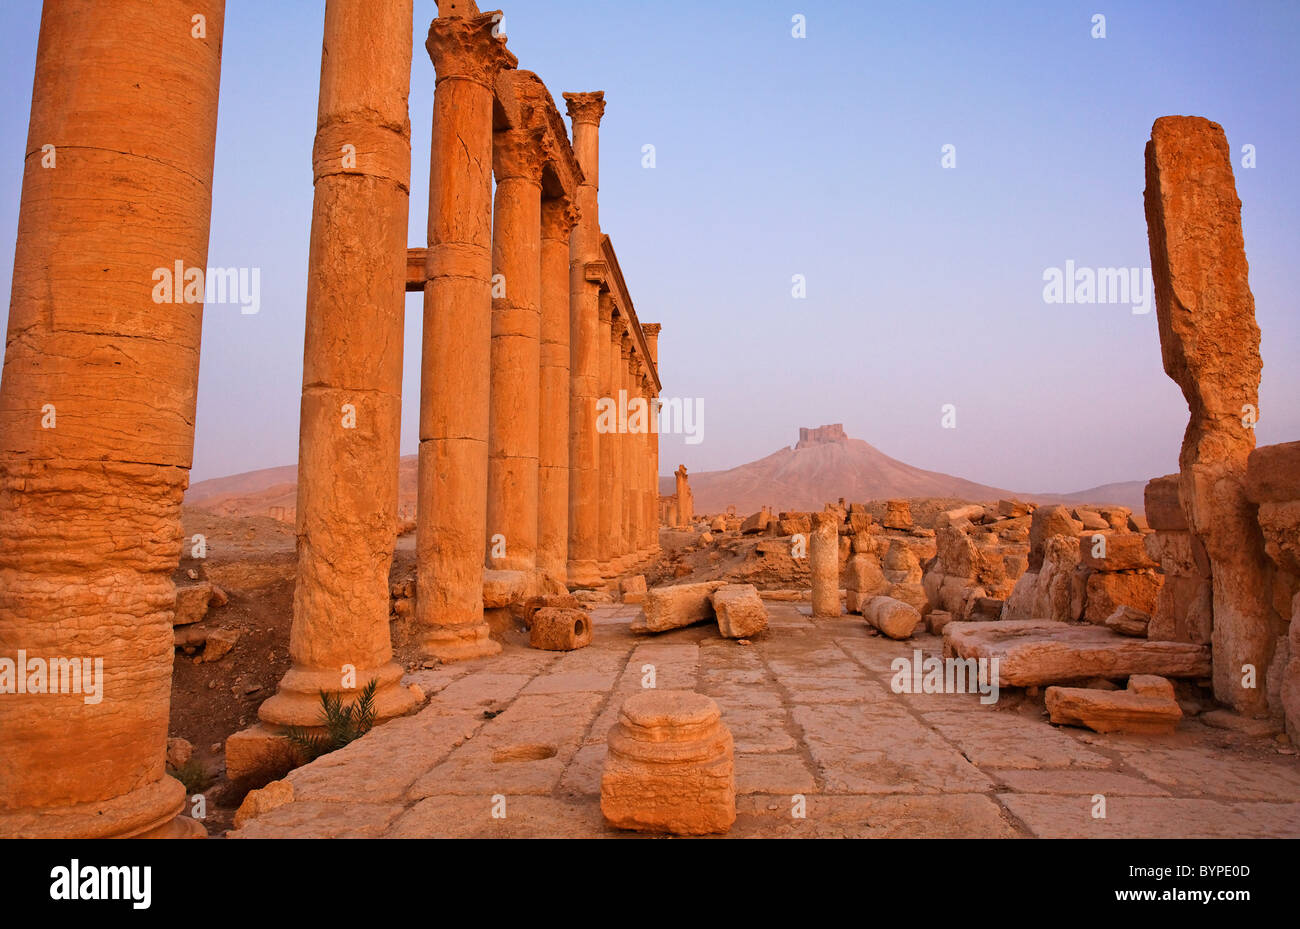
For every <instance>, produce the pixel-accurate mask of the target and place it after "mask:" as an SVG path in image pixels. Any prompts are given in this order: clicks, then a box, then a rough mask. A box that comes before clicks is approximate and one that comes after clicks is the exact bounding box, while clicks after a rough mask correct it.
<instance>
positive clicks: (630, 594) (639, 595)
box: [620, 574, 646, 603]
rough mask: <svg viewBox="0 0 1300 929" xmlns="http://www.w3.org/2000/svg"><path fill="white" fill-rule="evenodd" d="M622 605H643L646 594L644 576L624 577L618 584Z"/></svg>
mask: <svg viewBox="0 0 1300 929" xmlns="http://www.w3.org/2000/svg"><path fill="white" fill-rule="evenodd" d="M620 586H621V587H622V590H623V602H624V603H644V602H645V594H646V585H645V575H644V574H635V575H633V576H632V577H625V578H623V580H622V581H621V582H620Z"/></svg>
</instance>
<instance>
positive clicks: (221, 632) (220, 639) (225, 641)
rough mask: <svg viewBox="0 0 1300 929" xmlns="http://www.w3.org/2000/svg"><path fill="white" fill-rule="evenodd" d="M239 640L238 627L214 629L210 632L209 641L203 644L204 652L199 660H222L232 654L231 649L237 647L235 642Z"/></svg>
mask: <svg viewBox="0 0 1300 929" xmlns="http://www.w3.org/2000/svg"><path fill="white" fill-rule="evenodd" d="M238 641H239V630H238V629H213V630H212V631H211V632H209V633H208V637H207V641H206V643H205V644H204V646H203V654H202V655H200V656H199V661H200V662H211V661H220V660H221V659H222V658H225V657H226V656H227V655H228V654H230V650H231V649H232V648H234V647H235V643H236V642H238Z"/></svg>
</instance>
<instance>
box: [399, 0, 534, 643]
mask: <svg viewBox="0 0 1300 929" xmlns="http://www.w3.org/2000/svg"><path fill="white" fill-rule="evenodd" d="M495 25H496V23H495V21H494V19H493V17H492V15H491V14H486V15H471V16H462V17H450V16H447V17H444V16H440V17H438V18H437V19H435V20H434V21H433V24H432V25H431V26H430V27H429V39H428V42H427V43H426V47H427V48H428V51H429V55H430V57H431V58H432V59H433V63H434V67H435V69H436V71H437V84H436V88H435V91H434V99H433V143H432V159H431V160H432V165H431V171H430V180H429V249H428V258H427V263H426V276H427V283H426V284H425V286H424V335H423V342H424V345H423V362H422V365H421V380H420V459H419V512H418V514H417V519H416V524H417V527H416V557H417V559H418V568H417V582H416V624H417V626H418V627H419V629H420V630H421V631H420V635H421V642H422V647H423V648H424V651H425V652H426V653H427V654H430V655H433V656H436V657H438V658H441V659H442V660H444V661H455V660H459V659H464V658H474V657H477V656H480V655H489V654H495V653H496V652H498V651H500V649H501V646H500V644H499V643H497V642H494V641H493V640H492V639H491V638H490V637H489V636H488V627H487V624H486V623H485V622H484V621H483V540H484V538H485V537H486V530H487V470H488V449H487V439H488V421H489V395H490V386H491V351H492V283H491V278H492V108H493V101H494V99H495V91H494V89H493V85H494V81H495V78H496V74H497V73H498V72H499V71H500V70H501V68H503V67H506V66H512V65H513V62H514V56H513V55H511V54H510V53H509V52H508V51H507V50H506V48H505V43H504V40H503V39H501V38H498V37H496V36H494V35H493V34H492V33H493V29H494V27H495Z"/></svg>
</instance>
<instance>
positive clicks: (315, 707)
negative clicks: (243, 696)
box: [257, 661, 419, 727]
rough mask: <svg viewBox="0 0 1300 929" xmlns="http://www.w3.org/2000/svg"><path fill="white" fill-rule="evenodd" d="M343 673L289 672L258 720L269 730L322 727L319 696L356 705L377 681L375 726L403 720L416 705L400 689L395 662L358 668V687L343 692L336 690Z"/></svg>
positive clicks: (414, 698) (399, 671)
mask: <svg viewBox="0 0 1300 929" xmlns="http://www.w3.org/2000/svg"><path fill="white" fill-rule="evenodd" d="M341 673H342V669H340V670H338V671H335V670H328V671H318V670H309V669H306V668H290V669H289V671H288V672H287V673H286V674H285V675H284V678H283V680H281V681H280V689H279V691H278V692H277V693H276V694H275V695H274V696H273V697H271V698H270V699H268V700H267V701H266V702H265V703H263V704H262V705H261V707H260V708H259V709H258V711H257V716H258V718H259V719H261V720H262V722H264V723H269V724H270V725H272V726H307V727H316V726H320V725H321V702H320V692H321V691H322V690H323V691H325V692H326V693H340V694H341V695H342V697H343V702H344V703H348V702H351V701H355V700H356V699H357V697H358V695H359V694H360V692H361V689H362V688H363V687H365V686H366V685H367V684H368V683H370V681H371V680H372V679H378V681H379V686H378V687H377V688H376V690H375V722H379V721H381V720H385V719H391V718H393V717H394V716H402V715H403V714H405V713H408V712H410V711H411V710H412V709H414V708H415V706H416V704H417V703H419V697H417V696H416V695H415V694H414V693H413V692H411V691H409V690H407V689H406V688H405V687H403V686H401V680H402V674H403V671H402V668H401V666H400V665H398V664H396V663H395V662H392V661H390V662H388V664H386V665H383V666H382V667H379V668H373V669H364V668H358V669H357V672H356V684H357V686H356V687H354V688H352V689H350V690H344V689H343V688H342V687H340V686H339V683H340V682H339V675H340V674H341Z"/></svg>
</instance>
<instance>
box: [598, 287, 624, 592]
mask: <svg viewBox="0 0 1300 929" xmlns="http://www.w3.org/2000/svg"><path fill="white" fill-rule="evenodd" d="M602 299H605V298H604V297H602ZM611 302H612V300H611ZM622 326H623V322H622V317H621V316H616V317H612V318H611V325H610V331H609V338H608V340H607V341H606V342H605V355H606V358H605V362H604V363H603V364H602V365H601V372H602V373H603V374H604V381H603V388H602V390H601V399H602V400H604V401H605V402H606V403H610V404H612V406H610V407H609V409H610V410H611V411H612V413H611V415H608V416H607V417H606V418H605V426H604V428H605V429H606V430H607V431H606V432H605V433H604V434H602V435H601V444H600V529H601V556H602V557H601V561H602V562H603V564H602V570H603V571H604V573H605V575H606V576H609V575H612V574H615V573H617V571H618V564H617V562H618V559H619V556H620V555H621V554H622V552H621V551H620V550H619V548H620V545H621V540H620V528H621V526H622V520H623V497H622V495H621V492H620V489H619V469H620V467H621V463H622V459H623V443H622V441H621V436H620V435H619V431H618V391H619V388H620V387H621V386H622V383H623V379H622V377H621V376H620V373H619V372H620V370H621V368H622V365H623V348H622V336H621V332H620V330H621V329H622Z"/></svg>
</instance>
